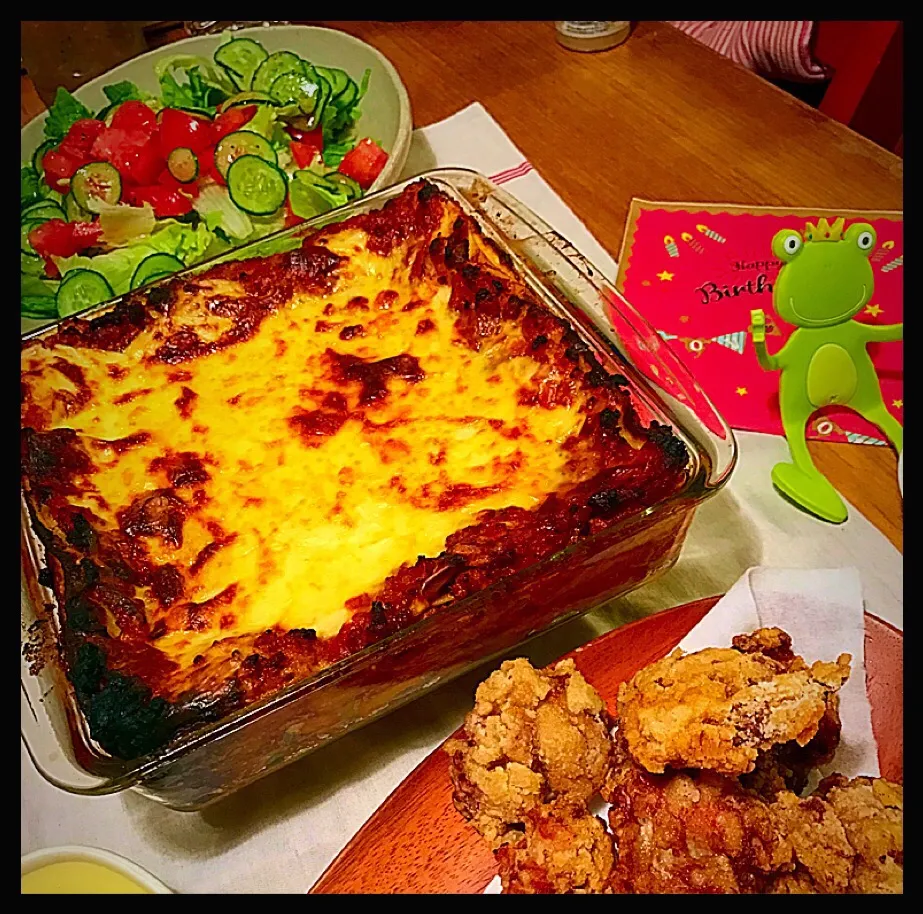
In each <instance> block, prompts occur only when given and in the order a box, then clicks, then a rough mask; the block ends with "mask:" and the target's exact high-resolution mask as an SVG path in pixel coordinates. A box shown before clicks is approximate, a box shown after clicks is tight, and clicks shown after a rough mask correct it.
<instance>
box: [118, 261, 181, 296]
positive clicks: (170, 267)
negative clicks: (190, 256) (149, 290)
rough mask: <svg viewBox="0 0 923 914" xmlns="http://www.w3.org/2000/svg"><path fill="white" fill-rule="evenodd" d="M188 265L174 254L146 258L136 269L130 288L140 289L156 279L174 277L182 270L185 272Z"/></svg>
mask: <svg viewBox="0 0 923 914" xmlns="http://www.w3.org/2000/svg"><path fill="white" fill-rule="evenodd" d="M185 269H186V264H184V263H183V262H182V260H180V259H179V258H178V257H174V256H173V255H172V254H166V253H157V254H151V255H150V256H148V257H145V258H144V260H142V261H141V263H139V264H138V266H137V267H135V272H134V275H133V276H132V277H131V284H130V285H129V288H130V289H132V290H134V289H140V288H141V286H146V285H147V284H148V283H151V282H154V280H156V279H162V278H163V277H164V276H172V275H173V274H174V273H177V272H179V271H180V270H185Z"/></svg>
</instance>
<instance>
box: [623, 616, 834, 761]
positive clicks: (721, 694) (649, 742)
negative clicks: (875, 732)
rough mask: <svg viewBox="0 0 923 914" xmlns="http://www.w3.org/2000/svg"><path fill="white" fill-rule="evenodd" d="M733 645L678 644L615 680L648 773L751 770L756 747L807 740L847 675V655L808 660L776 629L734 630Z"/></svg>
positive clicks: (634, 750)
mask: <svg viewBox="0 0 923 914" xmlns="http://www.w3.org/2000/svg"><path fill="white" fill-rule="evenodd" d="M733 645H734V646H733V647H731V648H706V649H705V650H701V651H696V652H694V653H691V654H684V653H683V652H682V651H680V650H676V651H674V652H673V653H672V654H670V655H669V656H668V657H665V658H664V659H663V660H659V661H657V662H655V663H652V664H650V665H649V666H647V667H645V668H644V669H642V670H640V671H639V672H638V673H636V674H635V676H634V677H633V678H632V679H630V680H629V681H628V682H626V683H623V684H622V686H621V688H620V689H619V697H618V713H619V718H620V721H621V727H622V732H623V734H624V736H625V739H626V741H627V744H628V749H629V751H630V753H631V755H632V757H633V758H634V759H635V760H636V761H637V762H638V763H639V764H641V765H643V766H644V767H645V768H646V769H647V770H648V771H650V772H652V773H656V774H659V773H662V772H663V771H664V770H665V769H666V768H667V767H668V766H669V767H673V768H702V769H707V770H709V771H713V772H717V773H719V774H726V775H740V774H745V773H747V772H750V771H753V769H754V767H755V765H756V761H757V757H758V756H759V753H760V752H765V751H767V750H769V749H771V748H772V747H774V746H778V745H782V744H785V743H789V742H792V741H793V742H795V743H796V744H797V745H798V746H805V745H806V744H807V743H808V742H810V740H812V739H813V738H814V737H815V736H816V735H817V732H818V728H819V726H820V723H821V721H822V720H823V719H824V717H825V715H827V714H828V711H829V709H830V707H831V702H832V698H833V696H834V695H835V694H836V692H837V690H838V689H839V688H840V686H841V685H842V684H843V683H844V682H845V681H846V679H847V678H848V677H849V661H850V659H851V658H850V657H849V655H848V654H842V655H840V656H839V657H838V658H837V660H836V662H834V663H827V662H821V661H818V662H817V663H814V664H812V665H811V666H808V665H807V664H806V663H805V662H804V661H803V660H802V659H801V658H800V657H797V656H795V655H794V654H793V653H792V652H791V639H790V638H789V636H788V635H787V634H786V633H785V632H783V631H781V630H780V629H760V630H758V631H756V632H754V633H753V634H751V635H744V636H739V637H737V638H735V639H734V642H733Z"/></svg>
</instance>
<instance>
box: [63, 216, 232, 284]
mask: <svg viewBox="0 0 923 914" xmlns="http://www.w3.org/2000/svg"><path fill="white" fill-rule="evenodd" d="M164 221H165V222H166V223H167V224H165V225H164V226H163V227H162V228H159V229H157V231H155V232H154V233H153V234H152V235H151V236H150V237H148V238H144V239H143V240H140V241H137V242H135V243H133V244H131V245H128V246H126V247H123V248H116V249H115V250H114V251H109V252H107V253H105V254H97V255H96V256H95V257H84V256H82V255H79V254H78V255H76V256H74V257H55V258H54V261H55V264H56V265H57V267H58V269H59V270H60V271H61V275H62V276H63V275H64V274H66V273H67V272H68V271H69V270H76V269H81V268H82V269H86V270H96V271H97V272H98V273H102V275H103V276H105V277H106V279H107V280H108V281H109V285H110V286H112V290H113V292H115V294H116V295H124V294H125V293H126V292H128V290H129V285H130V284H131V277H132V276H133V275H134V272H135V270H136V269H137V267H138V264H139V263H141V261H142V260H144V258H145V257H149V256H150V255H151V254H156V253H158V252H163V253H167V254H172V255H173V256H174V257H178V258H179V259H180V260H182V261H183V263H184V264H186V266H192V264H195V263H198V262H199V261H201V260H202V259H204V255H205V252H206V251H207V250H208V247H209V245H210V244H211V243H212V242H213V241H214V238H215V236H214V235H213V234H212V233H211V232H210V231H209V230H208V227H207V226H206V225H205V223H204V222H200V223H199V224H198V225H197V226H195V227H193V226H191V225H185V224H183V223H181V222H175V221H174V220H164Z"/></svg>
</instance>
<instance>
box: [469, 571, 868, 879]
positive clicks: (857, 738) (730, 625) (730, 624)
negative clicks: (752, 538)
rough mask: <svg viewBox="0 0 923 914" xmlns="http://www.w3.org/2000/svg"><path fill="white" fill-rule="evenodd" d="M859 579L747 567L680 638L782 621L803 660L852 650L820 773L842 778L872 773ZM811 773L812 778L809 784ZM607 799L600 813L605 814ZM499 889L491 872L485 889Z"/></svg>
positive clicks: (707, 640) (701, 642) (721, 635)
mask: <svg viewBox="0 0 923 914" xmlns="http://www.w3.org/2000/svg"><path fill="white" fill-rule="evenodd" d="M862 607H863V601H862V583H861V581H860V579H859V573H858V572H857V571H856V569H855V568H836V569H823V570H811V571H804V570H801V569H797V568H751V569H749V570H748V571H747V572H746V573H745V574H744V575H743V576H742V577H741V578H740V580H739V581H738V582H737V583H736V584H735V585H734V586H733V587H732V588H731V589H730V590H729V591H728V592H727V594H725V596H724V597H723V598H722V599H721V600H719V601H718V602H717V603H716V604H715V605H714V606H713V607H712V608H711V610H710V611H709V612H708V614H707V615H706V616H705V618H703V619H702V621H701V622H699V624H698V625H696V627H695V628H693V629H692V631H691V632H689V634H688V635H686V637H685V638H683V640H682V641H681V642H680V643H679V646H680V648H682V650H683V651H685V652H687V653H690V652H692V651H700V650H702V649H703V648H706V647H729V646H730V644H731V639H732V638H733V637H734V636H735V635H739V634H743V633H745V632H752V631H753V630H754V629H757V628H781V629H782V630H783V631H786V632H788V634H789V635H791V637H792V648H793V650H794V651H795V653H796V654H799V655H800V656H802V657H803V658H804V659H805V660H806V661H807V662H808V663H813V662H814V661H815V660H836V658H837V657H838V656H839V655H840V654H844V653H845V654H850V655H851V656H852V663H851V666H852V672H851V674H850V677H849V679H848V680H847V682H846V684H845V685H844V686H843V688H842V689H840V720H841V721H842V724H843V729H842V733H841V736H840V745H839V747H838V748H837V752H836V755H835V757H834V758H833V760H832V761H831V762H830V763H829V764H828V765H826V766H824V768H823V769H821V771H820V773H819V776H823V775H826V774H831V773H833V772H839V773H840V774H845V775H847V776H848V777H857V776H859V775H869V776H872V777H877V776H878V774H879V773H880V772H879V768H878V750H877V746H876V743H875V736H874V734H873V733H872V712H871V706H870V705H869V700H868V694H867V692H866V688H865V622H864V616H863V608H862ZM817 779H818V776H815V778H814V779H813V780H812V783H811V785H809V786H810V787H813V785H814V783H815V782H816V780H817ZM607 808H608V807H607V805H606V804H601V808H600V810H599V815H601V816H602V817H603V819H605V812H606V810H607ZM499 892H500V878H499V876H498V877H495V878H494V879H493V880H492V881H491V882H490V884H489V885H488V886H487V888H486V889H485V890H484V893H485V894H486V895H495V894H498V893H499Z"/></svg>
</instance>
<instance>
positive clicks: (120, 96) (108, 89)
mask: <svg viewBox="0 0 923 914" xmlns="http://www.w3.org/2000/svg"><path fill="white" fill-rule="evenodd" d="M103 94H104V95H105V96H106V98H108V99H109V102H110V103H111V104H113V105H120V104H121V103H122V102H130V101H134V102H146V101H147V100H148V99H150V98H152V97H153V96H151V95H149V94H148V93H147V92H143V91H142V90H141V89H139V88H138V87H137V86H136V85H135V84H134V83H133V82H130V81H129V80H127V79H123V80H122V81H121V82H118V83H113V84H112V85H111V86H103Z"/></svg>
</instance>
